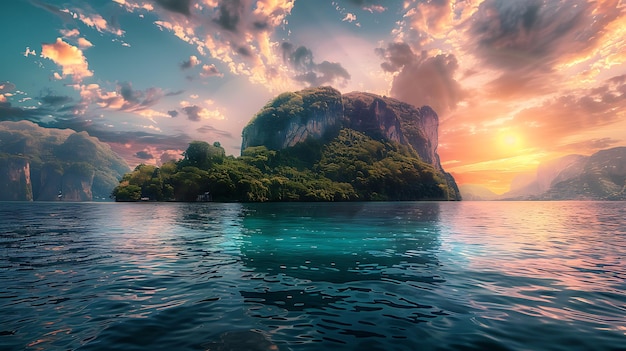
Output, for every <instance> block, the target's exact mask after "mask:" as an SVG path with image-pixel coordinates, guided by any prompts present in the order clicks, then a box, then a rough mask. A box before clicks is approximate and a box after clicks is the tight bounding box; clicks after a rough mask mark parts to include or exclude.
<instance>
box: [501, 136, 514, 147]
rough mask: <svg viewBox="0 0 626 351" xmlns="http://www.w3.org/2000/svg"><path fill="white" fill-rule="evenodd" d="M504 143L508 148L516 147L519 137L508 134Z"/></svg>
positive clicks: (503, 140)
mask: <svg viewBox="0 0 626 351" xmlns="http://www.w3.org/2000/svg"><path fill="white" fill-rule="evenodd" d="M502 142H503V143H504V144H505V145H507V146H515V145H516V144H517V136H516V135H513V134H507V135H505V136H504V137H503V138H502Z"/></svg>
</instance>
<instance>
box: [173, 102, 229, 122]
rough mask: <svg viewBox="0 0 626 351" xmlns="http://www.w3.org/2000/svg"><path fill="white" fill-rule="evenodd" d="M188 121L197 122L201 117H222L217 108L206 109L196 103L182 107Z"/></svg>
mask: <svg viewBox="0 0 626 351" xmlns="http://www.w3.org/2000/svg"><path fill="white" fill-rule="evenodd" d="M182 110H183V112H185V114H186V115H187V119H189V120H190V121H194V122H198V121H201V120H203V119H224V116H223V115H222V114H221V113H220V112H219V111H218V110H208V109H206V108H204V107H200V106H198V105H188V106H185V107H183V108H182Z"/></svg>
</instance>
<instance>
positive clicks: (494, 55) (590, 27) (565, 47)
mask: <svg viewBox="0 0 626 351" xmlns="http://www.w3.org/2000/svg"><path fill="white" fill-rule="evenodd" d="M618 3H619V1H615V0H608V1H601V2H595V1H594V2H591V1H584V0H571V1H564V2H562V3H558V4H557V3H553V2H544V1H540V0H529V1H496V0H486V1H484V2H483V3H481V4H480V6H479V8H478V11H477V12H476V13H475V14H474V15H473V16H472V19H471V24H470V26H469V29H468V34H469V36H470V38H471V40H470V41H469V43H468V45H471V46H472V47H473V48H474V52H475V53H476V55H477V56H478V57H479V58H480V59H481V60H482V62H483V63H484V64H487V65H489V66H490V67H494V68H498V69H506V70H521V69H531V70H542V69H543V70H545V69H551V68H553V67H554V66H555V65H556V64H558V63H563V62H568V61H571V60H577V59H580V58H582V57H586V56H588V55H589V54H590V53H591V52H593V51H594V50H595V49H596V48H597V45H598V44H599V42H600V41H601V40H602V39H603V37H604V35H603V33H605V32H606V28H607V27H608V26H609V25H610V24H611V23H612V22H614V21H615V20H617V19H618V18H619V17H620V14H621V13H623V11H624V9H623V8H621V9H620V8H619V5H618ZM590 14H593V15H590Z"/></svg>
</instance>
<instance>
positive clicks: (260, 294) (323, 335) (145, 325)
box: [0, 202, 626, 350]
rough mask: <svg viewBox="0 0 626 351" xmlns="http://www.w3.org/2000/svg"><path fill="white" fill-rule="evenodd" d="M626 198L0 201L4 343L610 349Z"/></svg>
mask: <svg viewBox="0 0 626 351" xmlns="http://www.w3.org/2000/svg"><path fill="white" fill-rule="evenodd" d="M625 218H626V206H624V203H623V202H450V203H448V202H445V203H437V202H397V203H348V204H328V203H324V204H306V203H299V204H217V203H159V204H155V203H136V204H135V203H130V204H122V203H0V282H1V284H0V311H2V312H1V313H0V349H2V350H22V349H26V350H110V349H119V350H145V349H149V350H174V349H175V350H246V349H249V350H326V349H329V350H332V349H335V350H417V349H420V350H456V349H463V350H474V349H475V350H480V349H489V350H619V349H624V345H626V262H625V259H626V219H625Z"/></svg>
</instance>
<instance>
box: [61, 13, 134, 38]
mask: <svg viewBox="0 0 626 351" xmlns="http://www.w3.org/2000/svg"><path fill="white" fill-rule="evenodd" d="M64 11H68V10H64ZM68 12H69V11H68ZM70 13H71V12H70ZM73 16H74V17H78V19H79V20H80V21H81V22H83V23H84V24H86V25H87V26H89V27H92V28H95V29H96V30H97V31H98V32H100V33H111V34H115V35H117V36H122V35H124V31H123V30H121V29H120V28H116V27H114V26H112V25H111V24H110V23H109V22H108V21H107V20H105V19H104V18H103V17H102V16H101V15H99V14H92V15H86V14H83V13H81V12H76V13H73Z"/></svg>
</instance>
